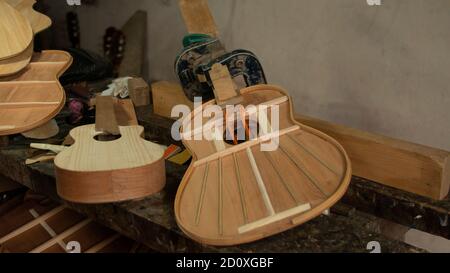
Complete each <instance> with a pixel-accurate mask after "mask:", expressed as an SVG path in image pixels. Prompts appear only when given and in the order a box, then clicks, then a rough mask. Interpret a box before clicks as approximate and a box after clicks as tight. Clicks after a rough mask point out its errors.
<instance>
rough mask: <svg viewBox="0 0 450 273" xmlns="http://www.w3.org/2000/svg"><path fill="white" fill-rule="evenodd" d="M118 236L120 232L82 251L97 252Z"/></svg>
mask: <svg viewBox="0 0 450 273" xmlns="http://www.w3.org/2000/svg"><path fill="white" fill-rule="evenodd" d="M119 238H120V234H118V233H117V234H115V235H113V236H111V237H109V238H108V239H106V240H104V241H102V242H100V243H98V244H96V245H95V246H93V247H91V248H89V249H88V250H86V251H85V252H84V253H87V254H93V253H98V252H99V251H100V250H102V249H103V248H105V247H107V246H108V245H110V244H111V243H113V242H114V241H115V240H117V239H119Z"/></svg>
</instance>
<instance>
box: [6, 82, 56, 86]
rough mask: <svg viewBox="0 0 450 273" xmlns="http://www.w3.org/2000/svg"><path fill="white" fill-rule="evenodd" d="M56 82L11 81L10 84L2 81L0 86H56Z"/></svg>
mask: <svg viewBox="0 0 450 273" xmlns="http://www.w3.org/2000/svg"><path fill="white" fill-rule="evenodd" d="M56 83H57V82H55V81H13V82H10V81H4V82H0V86H2V85H12V84H13V85H17V84H29V85H32V84H41V85H42V84H56Z"/></svg>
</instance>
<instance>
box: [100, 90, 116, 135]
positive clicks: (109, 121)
mask: <svg viewBox="0 0 450 273" xmlns="http://www.w3.org/2000/svg"><path fill="white" fill-rule="evenodd" d="M114 100H115V98H113V97H112V96H97V98H96V102H95V130H96V131H98V132H103V133H104V134H111V135H119V134H120V131H119V125H118V124H117V118H116V112H115V110H114Z"/></svg>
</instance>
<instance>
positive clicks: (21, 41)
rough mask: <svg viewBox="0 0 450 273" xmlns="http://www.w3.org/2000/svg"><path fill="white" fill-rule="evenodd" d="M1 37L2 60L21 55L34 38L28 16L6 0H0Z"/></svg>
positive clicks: (0, 51)
mask: <svg viewBox="0 0 450 273" xmlns="http://www.w3.org/2000/svg"><path fill="white" fill-rule="evenodd" d="M0 38H1V40H2V42H1V43H0V60H4V59H8V58H12V57H14V56H16V55H19V54H20V53H22V52H23V51H25V50H26V49H27V47H28V46H29V45H30V44H31V41H32V39H33V30H32V29H31V25H30V23H29V22H28V20H27V18H25V16H23V15H22V14H21V13H20V12H19V11H17V10H16V9H14V8H13V7H11V6H10V5H9V4H7V3H6V2H5V1H0Z"/></svg>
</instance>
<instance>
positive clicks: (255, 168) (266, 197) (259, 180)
mask: <svg viewBox="0 0 450 273" xmlns="http://www.w3.org/2000/svg"><path fill="white" fill-rule="evenodd" d="M247 156H248V159H249V160H250V164H251V166H252V170H253V174H254V175H255V178H256V182H257V183H258V188H259V191H260V192H261V196H262V198H263V201H264V205H265V206H266V208H267V212H268V213H269V215H271V216H273V215H275V210H274V209H273V206H272V202H271V201H270V197H269V194H268V193H267V189H266V186H265V185H264V181H263V179H262V176H261V173H260V172H259V168H258V165H257V164H256V160H255V157H254V156H253V153H252V150H251V149H250V148H247Z"/></svg>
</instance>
